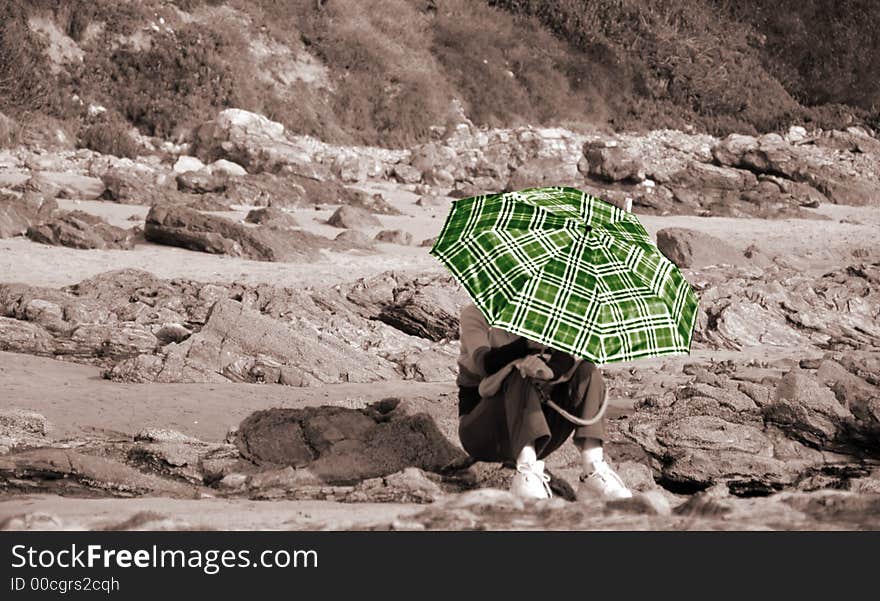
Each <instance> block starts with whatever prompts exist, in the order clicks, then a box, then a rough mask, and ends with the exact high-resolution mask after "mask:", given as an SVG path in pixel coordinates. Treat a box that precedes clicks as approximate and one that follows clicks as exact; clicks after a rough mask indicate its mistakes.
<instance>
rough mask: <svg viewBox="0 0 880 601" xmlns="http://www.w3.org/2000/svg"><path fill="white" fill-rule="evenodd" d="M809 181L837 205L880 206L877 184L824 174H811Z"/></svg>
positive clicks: (879, 192) (879, 193)
mask: <svg viewBox="0 0 880 601" xmlns="http://www.w3.org/2000/svg"><path fill="white" fill-rule="evenodd" d="M809 179H810V181H811V182H812V183H813V185H814V186H815V187H816V188H817V189H818V190H819V191H820V192H822V194H824V195H825V196H826V197H828V200H830V201H831V202H833V203H835V204H840V205H853V206H874V205H877V204H880V191H878V188H877V184H876V182H873V181H864V180H858V179H854V178H850V177H846V176H844V175H837V174H833V175H832V174H827V173H824V172H819V173H817V174H810V175H809Z"/></svg>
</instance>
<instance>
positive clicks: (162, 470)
mask: <svg viewBox="0 0 880 601" xmlns="http://www.w3.org/2000/svg"><path fill="white" fill-rule="evenodd" d="M207 451H208V448H207V446H206V445H204V444H202V443H195V444H193V443H190V442H140V443H137V444H135V445H134V446H133V447H132V448H130V449H129V450H128V452H127V453H126V459H127V461H128V463H129V464H131V465H134V466H137V467H140V468H141V469H143V470H145V471H148V472H150V473H153V474H159V475H161V476H163V477H168V478H173V479H175V480H181V481H183V482H187V483H189V484H193V485H200V484H202V483H203V477H202V472H201V459H202V457H203V456H204V455H205V454H206V453H207Z"/></svg>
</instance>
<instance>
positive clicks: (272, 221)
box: [244, 207, 300, 229]
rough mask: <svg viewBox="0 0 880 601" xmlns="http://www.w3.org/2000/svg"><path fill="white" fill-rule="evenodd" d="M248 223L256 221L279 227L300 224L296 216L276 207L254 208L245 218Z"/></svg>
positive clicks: (291, 227) (284, 227)
mask: <svg viewBox="0 0 880 601" xmlns="http://www.w3.org/2000/svg"><path fill="white" fill-rule="evenodd" d="M244 220H245V221H246V222H247V223H256V224H259V225H265V226H268V227H274V228H277V229H293V228H298V227H299V226H300V223H299V221H297V219H296V217H294V216H293V215H291V214H290V213H288V212H287V211H284V210H282V209H278V208H275V207H265V208H262V209H252V210H251V211H249V212H248V214H247V216H246V217H245V218H244Z"/></svg>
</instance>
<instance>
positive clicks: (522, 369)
mask: <svg viewBox="0 0 880 601" xmlns="http://www.w3.org/2000/svg"><path fill="white" fill-rule="evenodd" d="M516 368H517V369H518V370H519V373H520V375H521V376H522V377H524V378H534V379H536V380H552V379H553V370H552V369H550V368H549V367H548V366H547V364H546V363H544V361H543V360H542V359H541V358H540V357H539V356H538V355H529V356H527V357H524V358H522V359H520V361H519V362H518V363H517V365H516Z"/></svg>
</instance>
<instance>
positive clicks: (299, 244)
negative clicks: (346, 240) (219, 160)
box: [144, 205, 331, 261]
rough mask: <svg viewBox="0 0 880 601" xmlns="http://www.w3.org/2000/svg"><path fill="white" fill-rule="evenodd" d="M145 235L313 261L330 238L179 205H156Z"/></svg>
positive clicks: (260, 256) (253, 255) (240, 253)
mask: <svg viewBox="0 0 880 601" xmlns="http://www.w3.org/2000/svg"><path fill="white" fill-rule="evenodd" d="M144 236H145V237H146V239H147V240H149V241H150V242H156V243H157V244H167V245H169V246H180V247H183V248H188V249H190V250H198V251H202V252H208V253H214V254H225V255H231V256H235V257H245V258H248V259H254V260H257V261H302V260H307V261H313V260H315V259H317V258H318V257H319V256H320V249H321V248H324V247H327V246H329V244H330V242H331V241H330V240H328V239H326V238H322V237H321V236H316V235H314V234H310V233H308V232H304V231H302V230H296V231H282V230H277V229H274V228H270V227H255V228H253V227H248V226H245V225H243V224H241V223H236V222H234V221H230V220H229V219H225V218H223V217H218V216H215V215H205V214H203V213H199V212H198V211H195V210H193V209H189V208H186V207H179V206H169V205H154V206H153V207H152V208H151V209H150V212H149V213H148V214H147V219H146V224H145V227H144Z"/></svg>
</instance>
